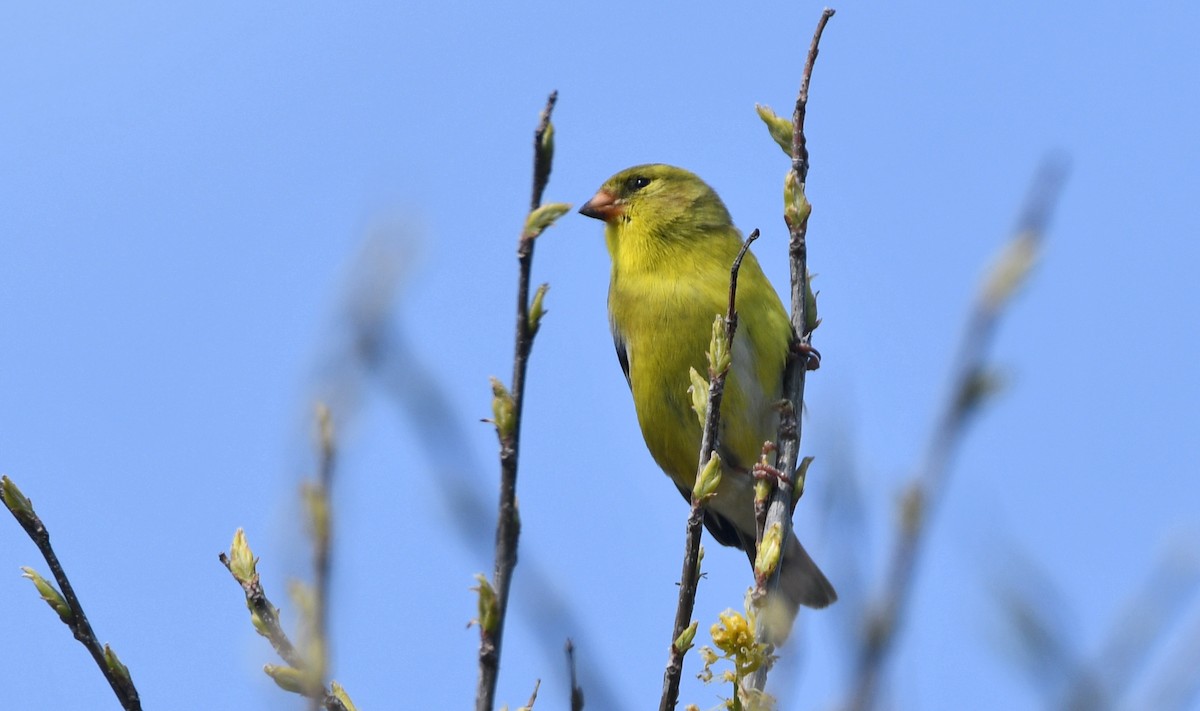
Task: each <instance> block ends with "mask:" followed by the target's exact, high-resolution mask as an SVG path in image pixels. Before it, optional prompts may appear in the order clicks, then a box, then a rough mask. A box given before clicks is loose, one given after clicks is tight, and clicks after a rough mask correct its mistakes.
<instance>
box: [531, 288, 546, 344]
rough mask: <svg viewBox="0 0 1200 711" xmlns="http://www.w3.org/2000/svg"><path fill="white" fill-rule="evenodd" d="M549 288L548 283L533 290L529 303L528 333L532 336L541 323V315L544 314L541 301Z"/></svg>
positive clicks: (544, 310)
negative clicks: (531, 299)
mask: <svg viewBox="0 0 1200 711" xmlns="http://www.w3.org/2000/svg"><path fill="white" fill-rule="evenodd" d="M549 290H550V285H549V284H542V285H541V286H539V287H538V288H537V291H535V292H533V301H531V302H530V304H529V324H528V328H529V335H530V336H533V335H534V334H536V333H537V331H538V327H539V326H541V325H542V316H544V315H545V314H546V309H545V308H544V307H543V306H542V301H543V300H544V299H545V298H546V292H547V291H549Z"/></svg>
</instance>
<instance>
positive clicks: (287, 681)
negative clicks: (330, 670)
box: [263, 664, 308, 694]
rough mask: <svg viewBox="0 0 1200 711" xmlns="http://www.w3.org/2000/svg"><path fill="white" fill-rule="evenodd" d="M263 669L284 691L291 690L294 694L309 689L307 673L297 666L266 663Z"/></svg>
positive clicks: (302, 692)
mask: <svg viewBox="0 0 1200 711" xmlns="http://www.w3.org/2000/svg"><path fill="white" fill-rule="evenodd" d="M263 671H264V672H266V673H267V676H269V677H271V679H273V680H274V681H275V683H276V684H277V685H278V686H279V688H280V689H283V690H284V691H290V692H292V693H293V694H304V693H305V692H307V691H308V688H307V687H308V684H307V679H306V678H305V677H306V674H305V673H304V672H302V671H300V670H299V669H297V668H295V667H286V666H282V665H279V664H265V665H263Z"/></svg>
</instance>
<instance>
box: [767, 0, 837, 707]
mask: <svg viewBox="0 0 1200 711" xmlns="http://www.w3.org/2000/svg"><path fill="white" fill-rule="evenodd" d="M833 15H834V10H833V8H828V7H827V8H825V10H824V11H822V12H821V18H820V19H819V20H818V21H817V27H816V30H815V31H814V32H813V38H812V43H811V44H810V45H809V48H808V56H807V58H806V59H805V61H804V72H803V74H801V78H800V92H799V94H798V95H797V97H796V108H795V111H793V113H792V170H791V173H789V175H788V177H787V184H786V189H785V190H786V194H787V195H788V198H789V203H788V204H787V205H786V206H785V208H784V221H785V222H786V223H787V226H788V258H789V272H790V275H791V285H792V289H791V307H792V308H791V316H792V330H793V331H794V332H795V335H796V345H795V351H796V352H795V353H794V354H793V357H792V358H790V359H789V361H788V366H787V370H786V372H785V373H784V381H783V388H784V397H785V398H786V399H787V402H788V406H787V407H785V408H784V411H783V413H782V417H781V418H780V426H779V448H778V450H777V451H776V455H775V457H776V458H775V468H776V469H777V470H779V471H780V472H783V473H784V474H787V475H789V476H790V475H791V474H792V473H793V472H795V471H796V465H797V463H798V462H799V459H800V436H801V423H800V413H801V412H803V411H804V378H805V374H806V373H807V372H808V370H809V369H810V368H815V367H816V365H817V364H818V363H819V360H818V359H817V358H816V357H815V356H816V351H813V350H812V346H811V342H812V330H813V328H815V326H816V319H815V314H814V315H811V316H810V314H809V303H808V294H809V292H810V287H809V284H808V243H807V233H808V217H809V214H810V213H811V211H812V210H811V206H810V205H809V203H808V199H807V197H805V194H804V187H805V182H806V181H807V180H808V146H807V139H806V138H805V136H804V117H805V113H806V111H807V107H808V87H809V84H810V83H811V81H812V72H813V66H814V65H815V64H816V61H817V53H818V48H819V46H820V43H821V35H822V34H823V33H824V32H825V25H826V24H828V22H829V19H830V18H831V17H833ZM797 356H798V357H797ZM773 525H778V526H779V527H780V531H781V532H782V535H783V540H787V536H788V533H789V532H790V531H791V530H792V490H791V487H788V486H775V487H774V488H773V490H772V492H771V497H770V501H769V503H768V504H767V514H766V519H765V520H764V522H763V531H765V530H768V529H770V528H771V527H772V526H773ZM761 537H762V531H760V532H759V539H760V540H759V541H757V544H761V542H762V541H761ZM779 571H780V567H779V566H777V567H776V569H775V572H774V574H772V575H771V578H770V580H769V581H766V583H767V584H766V586H765V587H766V588H772V589H773V588H774V587H775V586H777V585H778V584H779ZM763 592H765V589H763V590H759V593H760V594H759V595H758V596H757V597H758V599H764V598H765V596H764V595H762V594H761V593H763ZM767 632H768V630H767V629H766V627H765V626H762V627H760V629H759V630H758V632H757V634H758V639H759V641H760V642H763V641H766V639H767ZM766 684H767V669H766V665H763V667H761V668H760V669H759V670H758V671H756V672H755V673H754V677H753V678H752V679H751V686H752V687H753V688H755V689H758V690H762V689H764V688H766Z"/></svg>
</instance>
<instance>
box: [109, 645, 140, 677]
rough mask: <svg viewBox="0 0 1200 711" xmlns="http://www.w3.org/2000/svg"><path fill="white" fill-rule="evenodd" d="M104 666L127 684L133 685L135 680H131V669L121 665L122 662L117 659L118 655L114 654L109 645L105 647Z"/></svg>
mask: <svg viewBox="0 0 1200 711" xmlns="http://www.w3.org/2000/svg"><path fill="white" fill-rule="evenodd" d="M104 665H105V666H107V667H108V670H109V671H111V672H112V673H113V674H116V675H117V676H119V677H121V678H122V679H124V680H125V682H126V683H128V684H132V683H133V679H131V678H130V676H129V667H127V666H125V665H124V664H122V663H121V660H120V659H118V658H117V653H116V652H114V651H113V648H112V647H110V646H108V645H107V644H106V645H104Z"/></svg>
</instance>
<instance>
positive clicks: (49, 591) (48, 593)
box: [21, 567, 75, 625]
mask: <svg viewBox="0 0 1200 711" xmlns="http://www.w3.org/2000/svg"><path fill="white" fill-rule="evenodd" d="M21 570H22V571H24V572H22V573H21V577H24V578H29V579H30V580H32V581H33V587H35V588H37V591H38V594H39V595H41V596H42V599H43V600H45V601H46V604H47V605H49V606H50V607H51V609H53V610H54V611H55V612H57V613H58V617H59V619H61V620H62V621H63V622H65V623H67V624H68V625H69V624H71V621H72V620H74V619H75V613H74V612H72V611H71V606H70V605H68V604H67V601H66V599H64V598H63V596H62V593H60V592H59V591H58V588H56V587H54V584H53V583H51V582H50V581H49V580H46V579H45V578H43V577H42V576H41V575H39V574H38V572H37V571H36V570H34V569H33V568H25V567H23V568H21Z"/></svg>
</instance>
